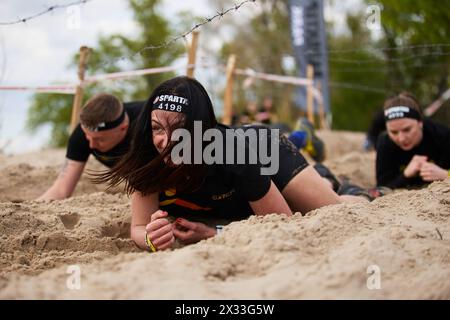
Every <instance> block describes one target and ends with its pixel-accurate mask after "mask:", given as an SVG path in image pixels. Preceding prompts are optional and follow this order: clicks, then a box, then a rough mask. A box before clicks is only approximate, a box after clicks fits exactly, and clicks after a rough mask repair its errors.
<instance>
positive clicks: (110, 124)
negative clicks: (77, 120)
mask: <svg viewBox="0 0 450 320" xmlns="http://www.w3.org/2000/svg"><path fill="white" fill-rule="evenodd" d="M124 119H125V108H124V109H123V110H122V113H121V114H120V116H119V117H118V118H117V119H116V120H113V121H109V122H100V123H99V124H97V126H96V127H88V126H85V125H83V126H84V127H85V128H86V129H88V130H90V131H95V132H98V131H105V130H109V129H114V128H116V127H118V126H119V125H120V124H121V123H122V122H123V120H124Z"/></svg>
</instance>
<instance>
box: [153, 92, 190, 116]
mask: <svg viewBox="0 0 450 320" xmlns="http://www.w3.org/2000/svg"><path fill="white" fill-rule="evenodd" d="M188 107H189V101H188V99H186V98H183V97H179V96H174V95H171V94H163V95H159V96H157V97H156V98H155V100H154V101H153V106H152V110H163V111H171V112H177V113H186V112H187V109H188Z"/></svg>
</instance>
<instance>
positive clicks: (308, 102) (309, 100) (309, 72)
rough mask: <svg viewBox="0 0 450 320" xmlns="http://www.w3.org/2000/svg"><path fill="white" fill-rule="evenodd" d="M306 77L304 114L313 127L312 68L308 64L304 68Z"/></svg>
mask: <svg viewBox="0 0 450 320" xmlns="http://www.w3.org/2000/svg"><path fill="white" fill-rule="evenodd" d="M306 76H307V78H308V80H309V81H310V84H308V85H307V86H306V112H307V115H308V120H309V122H311V123H312V125H314V99H313V81H314V67H313V66H312V65H311V64H308V67H307V68H306Z"/></svg>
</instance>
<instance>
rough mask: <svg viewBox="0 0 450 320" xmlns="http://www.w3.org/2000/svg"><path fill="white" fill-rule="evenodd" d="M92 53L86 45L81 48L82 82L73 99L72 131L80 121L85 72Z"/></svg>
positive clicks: (80, 74)
mask: <svg viewBox="0 0 450 320" xmlns="http://www.w3.org/2000/svg"><path fill="white" fill-rule="evenodd" d="M90 53H91V49H90V48H88V47H85V46H83V47H81V48H80V61H79V63H78V79H79V80H80V83H79V84H78V85H77V88H76V92H75V97H74V99H73V107H72V118H71V120H70V132H73V130H74V129H75V127H76V126H77V124H78V121H79V116H80V111H81V104H82V103H83V93H84V89H83V86H82V82H83V80H84V74H85V72H86V65H87V63H88V60H89V55H90Z"/></svg>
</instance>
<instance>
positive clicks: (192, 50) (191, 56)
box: [186, 31, 199, 78]
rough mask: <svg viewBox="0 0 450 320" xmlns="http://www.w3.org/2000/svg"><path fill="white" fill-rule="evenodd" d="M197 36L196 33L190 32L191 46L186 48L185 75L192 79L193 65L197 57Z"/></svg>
mask: <svg viewBox="0 0 450 320" xmlns="http://www.w3.org/2000/svg"><path fill="white" fill-rule="evenodd" d="M198 34H199V32H198V31H194V32H192V41H191V45H190V46H189V48H188V67H187V72H186V75H187V76H188V77H189V78H193V77H194V69H195V67H194V66H193V65H195V62H196V57H197V46H198Z"/></svg>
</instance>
